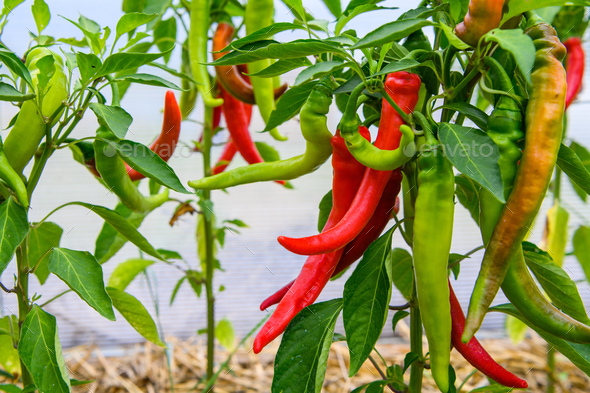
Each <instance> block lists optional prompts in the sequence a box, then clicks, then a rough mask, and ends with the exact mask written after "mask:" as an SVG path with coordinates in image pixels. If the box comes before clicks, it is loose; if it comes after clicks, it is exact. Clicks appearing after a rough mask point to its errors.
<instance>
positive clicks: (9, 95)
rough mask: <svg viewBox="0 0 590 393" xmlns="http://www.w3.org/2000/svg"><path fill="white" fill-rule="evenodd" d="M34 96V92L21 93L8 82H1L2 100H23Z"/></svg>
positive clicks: (0, 98) (0, 93)
mask: <svg viewBox="0 0 590 393" xmlns="http://www.w3.org/2000/svg"><path fill="white" fill-rule="evenodd" d="M33 98H35V94H33V93H27V94H25V93H21V92H20V91H18V90H16V89H15V88H14V87H12V86H11V85H9V84H8V83H4V82H0V101H9V102H23V101H27V100H31V99H33Z"/></svg>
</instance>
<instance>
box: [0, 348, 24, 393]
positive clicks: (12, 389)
mask: <svg viewBox="0 0 590 393" xmlns="http://www.w3.org/2000/svg"><path fill="white" fill-rule="evenodd" d="M13 349H14V348H13ZM0 371H2V370H0ZM22 391H23V390H22V389H21V388H19V387H18V386H16V385H8V384H1V385H0V392H6V393H22Z"/></svg>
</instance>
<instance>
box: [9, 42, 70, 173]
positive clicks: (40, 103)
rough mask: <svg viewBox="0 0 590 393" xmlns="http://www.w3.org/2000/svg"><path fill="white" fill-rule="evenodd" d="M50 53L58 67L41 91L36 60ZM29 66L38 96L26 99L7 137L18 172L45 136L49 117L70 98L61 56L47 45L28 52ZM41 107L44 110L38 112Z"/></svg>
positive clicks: (27, 64)
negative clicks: (44, 88)
mask: <svg viewBox="0 0 590 393" xmlns="http://www.w3.org/2000/svg"><path fill="white" fill-rule="evenodd" d="M47 56H52V57H53V65H54V67H55V71H54V72H53V75H52V76H51V78H50V79H49V82H48V83H47V87H46V91H45V92H40V91H39V90H38V86H39V74H40V72H41V70H39V68H38V67H37V63H38V61H39V60H41V59H43V58H45V57H47ZM26 66H27V68H28V69H29V72H30V74H31V79H32V80H33V91H34V93H35V94H36V95H37V97H36V98H35V100H29V101H25V102H24V103H23V105H22V107H21V109H20V111H19V113H18V117H17V119H16V123H15V124H14V126H13V127H12V130H11V131H10V134H8V136H7V137H6V140H5V141H4V151H5V154H6V157H7V158H8V161H9V162H10V164H11V165H12V168H14V170H15V171H16V172H17V173H21V172H22V171H23V169H24V168H25V166H27V164H28V163H29V161H31V159H32V158H33V156H34V155H35V152H36V151H37V147H38V146H39V143H40V142H41V140H42V139H43V137H45V132H46V126H47V125H46V122H47V120H46V118H48V117H50V116H52V115H53V114H54V112H55V111H56V110H57V109H58V108H59V107H60V105H61V104H62V102H63V101H65V100H66V99H67V98H68V77H67V75H66V74H65V73H64V69H63V60H62V59H61V57H59V56H58V55H56V54H55V53H54V52H52V51H51V50H49V49H47V48H44V47H39V48H35V49H33V50H32V51H30V52H29V54H28V55H27V61H26ZM39 108H41V110H42V114H40V113H39Z"/></svg>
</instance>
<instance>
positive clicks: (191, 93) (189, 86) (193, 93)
mask: <svg viewBox="0 0 590 393" xmlns="http://www.w3.org/2000/svg"><path fill="white" fill-rule="evenodd" d="M188 45H189V42H188V38H187V39H186V40H185V41H184V44H183V45H182V53H181V60H182V64H181V65H180V71H181V72H182V73H183V74H185V75H191V64H190V62H191V61H190V58H189V54H188ZM180 83H181V85H180V86H181V87H182V92H180V112H181V113H182V119H183V120H184V119H186V118H188V116H189V115H190V114H191V112H192V111H193V109H195V105H196V103H197V96H198V95H199V94H198V93H199V90H198V89H197V86H196V85H195V84H194V83H193V82H191V81H189V80H188V79H185V78H182V79H181V81H180ZM216 108H218V107H216Z"/></svg>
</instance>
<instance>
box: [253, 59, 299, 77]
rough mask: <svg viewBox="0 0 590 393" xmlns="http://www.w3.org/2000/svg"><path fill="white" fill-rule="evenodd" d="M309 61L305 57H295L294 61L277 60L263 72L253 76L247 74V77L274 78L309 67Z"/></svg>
mask: <svg viewBox="0 0 590 393" xmlns="http://www.w3.org/2000/svg"><path fill="white" fill-rule="evenodd" d="M310 65H311V61H309V60H308V59H307V57H297V58H294V59H285V60H279V61H277V62H274V63H272V64H271V65H270V66H268V67H266V68H265V69H263V70H260V71H258V72H256V73H254V74H248V75H249V76H259V77H262V78H274V77H275V76H279V75H283V74H284V73H286V72H289V71H291V70H295V69H297V68H301V67H305V66H310Z"/></svg>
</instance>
